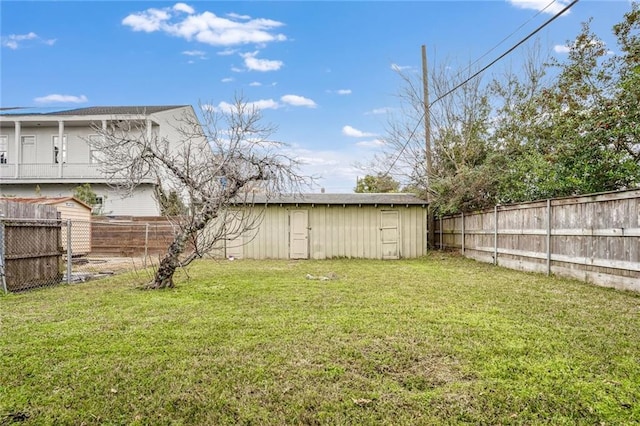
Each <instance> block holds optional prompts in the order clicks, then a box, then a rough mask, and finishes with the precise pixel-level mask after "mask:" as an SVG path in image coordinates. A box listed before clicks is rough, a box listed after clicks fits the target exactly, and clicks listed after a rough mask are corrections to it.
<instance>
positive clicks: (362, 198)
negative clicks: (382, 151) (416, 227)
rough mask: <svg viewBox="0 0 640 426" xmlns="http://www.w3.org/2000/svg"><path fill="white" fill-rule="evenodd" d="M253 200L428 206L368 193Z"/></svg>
mask: <svg viewBox="0 0 640 426" xmlns="http://www.w3.org/2000/svg"><path fill="white" fill-rule="evenodd" d="M250 197H253V198H252V199H251V200H252V201H253V202H254V203H255V204H338V205H340V204H342V205H346V204H349V205H361V204H369V205H375V204H383V205H390V204H404V205H407V204H408V205H417V206H426V205H427V202H426V201H425V200H421V199H420V198H418V197H416V196H415V195H412V194H404V193H384V194H376V193H367V194H299V195H281V196H277V197H267V196H266V195H265V194H255V195H252V196H250Z"/></svg>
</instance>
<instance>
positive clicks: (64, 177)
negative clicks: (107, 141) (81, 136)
mask: <svg viewBox="0 0 640 426" xmlns="http://www.w3.org/2000/svg"><path fill="white" fill-rule="evenodd" d="M86 182H88V183H91V182H95V183H108V182H109V181H108V179H107V177H106V175H105V174H104V172H103V171H102V169H101V165H100V164H95V163H64V164H62V165H60V164H51V163H48V164H45V163H21V164H0V183H4V184H7V185H8V184H20V183H86ZM154 182H155V180H154V179H152V178H149V179H145V180H144V181H143V183H154Z"/></svg>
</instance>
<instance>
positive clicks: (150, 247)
mask: <svg viewBox="0 0 640 426" xmlns="http://www.w3.org/2000/svg"><path fill="white" fill-rule="evenodd" d="M174 230H175V227H174V225H173V224H172V221H171V220H170V219H167V218H166V217H155V216H150V217H126V216H121V217H117V218H108V217H97V218H94V219H93V220H92V222H91V254H100V255H108V256H122V257H130V256H148V255H158V254H162V253H165V252H166V251H167V247H169V244H171V242H172V241H173V236H174Z"/></svg>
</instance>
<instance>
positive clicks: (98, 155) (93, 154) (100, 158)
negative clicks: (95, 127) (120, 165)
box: [89, 135, 104, 164]
mask: <svg viewBox="0 0 640 426" xmlns="http://www.w3.org/2000/svg"><path fill="white" fill-rule="evenodd" d="M102 139H103V137H102V136H100V135H89V162H90V163H91V164H101V163H104V154H103V153H102V151H100V150H99V149H98V146H100V142H102Z"/></svg>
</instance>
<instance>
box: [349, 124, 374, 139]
mask: <svg viewBox="0 0 640 426" xmlns="http://www.w3.org/2000/svg"><path fill="white" fill-rule="evenodd" d="M342 134H343V135H345V136H349V137H352V138H371V137H375V136H376V135H375V133H367V132H363V131H362V130H358V129H356V128H354V127H351V126H344V127H343V128H342Z"/></svg>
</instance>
